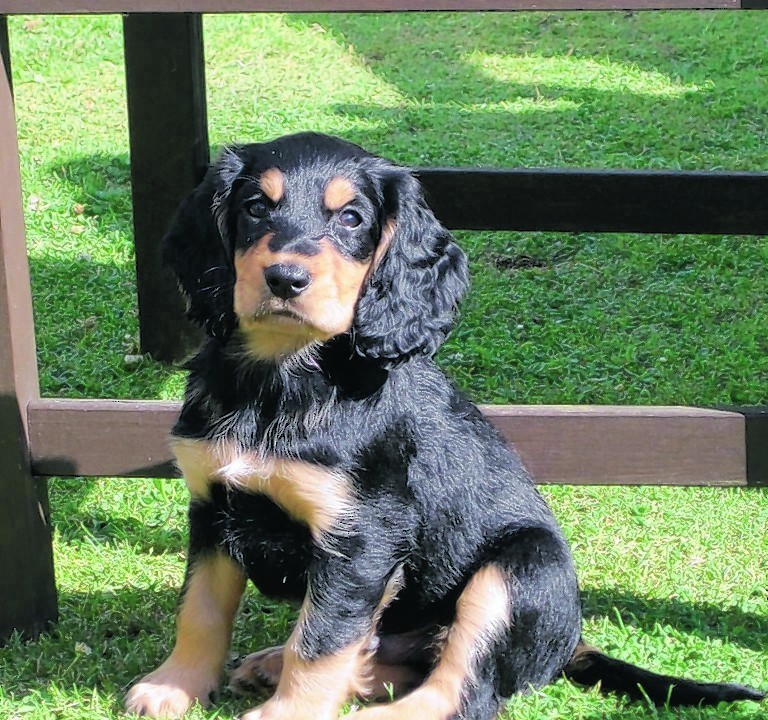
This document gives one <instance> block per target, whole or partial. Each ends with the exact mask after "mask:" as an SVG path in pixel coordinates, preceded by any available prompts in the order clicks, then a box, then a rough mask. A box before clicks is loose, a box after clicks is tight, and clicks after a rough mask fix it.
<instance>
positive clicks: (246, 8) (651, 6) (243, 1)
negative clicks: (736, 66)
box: [0, 0, 764, 14]
mask: <svg viewBox="0 0 768 720" xmlns="http://www.w3.org/2000/svg"><path fill="white" fill-rule="evenodd" d="M763 3H764V0H0V12H5V13H48V14H55V13H59V14H70V13H71V14H77V13H120V12H195V13H221V12H403V11H436V10H451V11H477V10H480V11H488V10H685V9H703V10H707V9H714V10H717V9H726V10H728V9H739V8H741V7H742V4H745V5H747V6H749V7H755V6H756V4H757V6H758V7H764V4H763Z"/></svg>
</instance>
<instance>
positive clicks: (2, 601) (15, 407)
mask: <svg viewBox="0 0 768 720" xmlns="http://www.w3.org/2000/svg"><path fill="white" fill-rule="evenodd" d="M0 64H2V65H3V67H0V178H2V181H0V643H2V642H4V641H5V640H7V638H8V636H9V635H10V634H11V633H12V632H13V631H14V630H18V631H20V632H22V633H24V634H25V635H27V636H35V635H37V634H38V633H40V632H41V631H42V630H43V629H45V627H46V626H47V625H48V624H49V623H51V622H53V621H55V620H56V618H57V603H56V585H55V581H54V575H53V554H52V548H51V532H50V526H49V521H48V498H47V489H46V483H45V480H44V479H42V478H35V477H33V476H32V468H31V465H30V452H29V447H28V443H27V437H28V436H27V405H28V403H29V401H30V400H32V399H34V398H36V397H37V396H38V394H39V385H38V377H37V359H36V356H35V335H34V325H33V321H32V296H31V293H30V286H29V269H28V265H27V253H26V246H25V244H24V220H23V216H22V205H21V178H20V176H19V156H18V145H17V141H16V122H15V118H14V113H13V104H12V101H11V90H10V84H9V82H8V77H7V75H6V72H5V69H4V64H3V63H2V60H0Z"/></svg>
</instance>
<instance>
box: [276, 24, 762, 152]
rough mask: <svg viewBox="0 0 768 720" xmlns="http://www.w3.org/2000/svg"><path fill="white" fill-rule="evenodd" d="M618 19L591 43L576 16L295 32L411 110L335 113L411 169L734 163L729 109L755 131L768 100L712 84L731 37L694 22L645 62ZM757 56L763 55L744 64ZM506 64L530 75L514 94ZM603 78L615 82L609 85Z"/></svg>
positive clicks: (515, 84)
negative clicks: (352, 59)
mask: <svg viewBox="0 0 768 720" xmlns="http://www.w3.org/2000/svg"><path fill="white" fill-rule="evenodd" d="M584 20H586V17H585V18H584ZM614 20H615V22H614V24H613V25H612V26H611V27H610V28H607V27H606V26H605V25H601V26H600V28H599V29H600V31H601V32H599V33H596V35H597V36H596V37H594V38H591V37H590V36H589V35H588V33H587V32H586V31H585V30H583V29H581V28H579V27H578V26H579V23H580V22H583V20H582V19H581V18H580V16H579V14H563V15H558V16H555V15H549V14H547V15H531V14H525V13H522V14H517V13H510V14H505V13H501V14H497V15H487V14H486V15H482V14H481V15H476V14H463V13H459V14H455V15H445V14H438V15H432V14H428V13H423V14H419V13H412V14H408V15H388V16H379V17H378V19H377V20H376V22H377V23H378V25H377V26H376V27H377V28H378V30H379V31H378V32H374V31H372V30H371V21H370V19H369V18H368V17H365V16H360V15H346V14H340V15H323V16H315V15H313V16H311V17H302V16H289V17H286V19H285V22H286V23H287V24H290V25H293V26H294V27H297V28H301V29H307V28H309V27H310V26H319V27H321V28H322V29H323V30H324V31H326V32H328V33H330V34H332V36H333V37H335V38H336V40H337V42H338V44H339V46H340V47H342V48H344V47H349V48H351V49H352V50H353V51H354V52H355V53H356V54H357V55H358V56H360V57H361V58H363V60H364V61H365V62H366V64H367V66H368V67H369V68H370V70H371V71H372V72H373V73H374V74H375V75H376V76H377V77H379V78H380V79H381V80H383V81H385V82H386V83H387V84H388V85H390V86H391V87H393V88H394V89H396V91H397V92H398V93H399V94H400V95H401V96H403V97H404V98H406V99H408V100H410V101H411V102H410V103H409V104H408V105H407V106H404V107H381V106H377V105H376V104H375V103H371V104H370V105H364V104H363V105H337V106H333V105H331V109H332V111H333V112H335V113H336V114H338V115H339V116H346V117H349V118H352V120H353V128H352V129H351V130H349V131H345V132H344V135H345V136H346V137H348V138H349V139H351V140H353V141H355V142H358V143H360V144H362V145H363V146H369V147H384V148H387V150H386V152H393V151H394V153H395V154H396V155H398V154H402V155H403V156H405V157H406V158H407V160H406V162H409V163H411V164H414V163H416V164H418V163H419V162H420V160H419V157H415V158H414V157H409V156H408V154H409V153H411V152H412V149H413V148H418V149H419V151H421V152H425V154H426V155H428V156H429V161H430V162H432V163H434V164H476V162H480V164H499V159H500V158H501V160H500V163H501V164H502V165H510V164H511V165H518V164H521V163H522V164H526V165H538V164H541V165H553V164H560V165H562V164H567V165H587V166H595V165H602V164H607V165H614V166H615V165H618V166H633V167H660V166H670V167H675V166H677V165H678V164H682V165H683V166H686V165H688V166H691V167H693V166H706V165H707V163H708V162H709V160H708V159H707V160H697V157H698V156H699V155H700V153H701V152H702V149H704V152H705V154H707V155H708V154H715V155H717V154H718V153H720V154H721V155H724V156H725V157H722V158H720V160H718V161H717V164H720V163H721V162H724V163H726V164H727V163H728V159H727V156H728V155H729V154H730V153H731V151H732V150H733V148H731V147H730V144H731V141H729V140H727V136H728V132H729V131H727V129H726V128H725V127H724V126H723V117H721V115H722V113H723V107H724V105H727V106H729V113H728V114H729V115H731V116H734V115H737V116H740V117H742V118H743V122H745V123H749V122H750V120H749V118H750V117H752V116H753V115H754V113H756V112H758V110H759V108H758V107H757V106H756V105H755V107H754V108H753V107H751V105H750V103H752V102H753V101H754V100H755V98H756V97H759V93H757V92H755V93H754V94H753V95H750V94H749V93H750V92H752V91H751V90H748V89H747V90H748V91H747V92H745V94H744V97H743V98H741V100H739V99H738V98H737V99H734V98H733V97H731V95H730V94H729V93H731V90H730V88H725V89H723V88H722V87H720V85H718V86H717V87H714V86H712V85H711V83H710V78H711V77H712V76H713V75H714V76H717V75H718V73H720V74H722V72H723V70H722V68H721V67H718V66H717V65H715V64H714V62H712V64H711V66H710V65H709V64H708V58H709V57H710V56H714V57H715V58H721V56H722V38H721V37H720V36H719V34H718V33H715V32H708V27H709V22H710V21H709V20H707V19H705V18H701V19H700V20H697V19H695V18H693V17H691V18H690V19H689V20H690V25H691V30H692V32H693V33H695V37H693V38H692V37H685V38H677V39H679V41H680V42H679V47H678V46H676V45H677V43H676V38H675V37H674V33H670V32H667V33H666V35H665V37H664V38H663V39H659V38H655V39H654V42H653V43H648V45H649V47H647V48H642V47H641V49H638V48H637V45H640V46H643V42H642V38H643V36H644V33H646V32H647V31H644V30H642V29H640V28H638V27H636V25H637V23H636V22H634V19H633V18H631V17H627V16H625V15H621V14H616V15H615V17H614ZM574 43H575V44H576V45H577V47H574ZM692 47H693V48H694V49H695V51H696V55H695V60H693V61H692V60H691V51H692V50H691V49H692ZM715 50H716V51H717V52H714V51H715ZM758 52H759V49H758V46H757V45H755V46H754V47H751V46H750V48H749V49H748V51H747V53H748V54H749V53H758ZM539 53H542V54H540V55H539ZM609 54H610V61H608V59H607V58H608V56H609ZM510 56H512V57H514V58H515V59H516V61H518V62H521V61H525V62H526V63H528V64H529V65H530V68H529V69H528V70H519V71H515V72H514V73H512V75H511V78H513V79H512V80H511V81H508V80H505V79H504V78H505V77H507V76H508V75H509V73H508V71H507V70H499V71H496V70H495V69H494V63H495V62H496V61H497V60H498V61H499V62H501V63H502V65H503V63H504V59H505V57H510ZM618 58H621V59H622V60H623V61H621V60H618ZM625 58H626V59H625ZM486 61H487V65H486V64H485V63H486ZM547 65H551V71H547V68H546V67H544V66H547ZM606 73H608V79H609V81H608V82H607V83H605V82H604V83H603V85H602V86H601V83H600V79H601V77H602V76H604V75H605V74H606ZM518 74H519V75H520V76H521V77H520V79H519V80H518V79H517V77H518ZM681 77H682V78H684V80H681ZM617 88H620V89H618V90H617ZM755 90H757V88H755ZM718 93H719V95H718ZM755 102H756V101H755ZM497 103H501V104H499V105H495V104H497ZM510 104H511V106H510ZM706 118H708V119H706ZM355 119H357V120H361V121H363V122H362V123H355V122H354V120H355ZM739 122H741V121H739ZM345 124H346V125H348V124H349V123H345ZM355 124H361V125H362V126H363V128H362V129H357V128H355V127H354V125H355ZM372 124H373V125H374V126H375V127H372V126H371V125H372ZM723 133H724V134H723ZM721 135H723V136H722V137H721ZM670 137H674V138H675V142H673V143H670V142H669V138H670ZM597 148H600V149H601V150H600V151H599V152H600V158H599V160H595V159H594V158H595V157H596V153H597V152H598V151H597V150H596V149H597ZM443 149H445V150H446V155H447V158H448V159H447V161H446V160H444V159H443V158H445V157H446V155H443V154H442V153H441V150H443ZM608 156H610V159H608ZM489 158H491V162H490V163H489ZM739 160H741V158H739Z"/></svg>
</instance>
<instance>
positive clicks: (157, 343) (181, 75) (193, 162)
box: [123, 13, 209, 361]
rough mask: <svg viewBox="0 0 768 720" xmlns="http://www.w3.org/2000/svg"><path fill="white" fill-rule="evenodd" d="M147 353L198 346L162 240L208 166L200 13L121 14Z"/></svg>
mask: <svg viewBox="0 0 768 720" xmlns="http://www.w3.org/2000/svg"><path fill="white" fill-rule="evenodd" d="M123 37H124V43H125V76H126V89H127V94H128V130H129V138H130V145H131V192H132V199H133V228H134V246H135V248H136V270H137V272H136V281H137V282H136V290H137V295H138V301H139V334H140V340H141V350H142V352H146V353H149V354H151V355H152V357H154V358H156V359H157V360H165V361H172V360H180V359H182V358H184V357H185V356H187V355H188V354H189V353H190V351H191V350H193V349H194V348H195V347H197V346H198V345H199V344H200V333H199V331H198V329H197V328H196V327H194V326H193V325H192V324H191V323H189V322H187V320H186V319H185V316H184V302H183V300H182V298H181V294H180V293H179V290H178V286H177V284H176V279H175V278H174V276H173V273H172V272H171V271H170V270H169V269H168V268H167V267H165V266H164V264H163V261H162V256H161V249H160V239H161V238H162V236H163V235H164V234H165V231H166V230H167V229H168V228H169V227H170V225H171V222H172V220H173V217H174V216H175V214H176V209H177V208H178V206H179V203H180V202H181V200H182V199H183V198H184V197H185V196H186V195H187V193H189V192H191V191H192V189H193V188H194V187H195V185H197V184H198V183H199V182H200V180H202V177H203V174H204V173H205V169H206V167H207V165H208V159H209V155H208V126H207V112H206V100H205V70H204V67H203V25H202V18H201V17H200V15H190V14H177V15H171V14H158V15H147V14H144V13H137V14H131V15H126V16H125V17H124V18H123Z"/></svg>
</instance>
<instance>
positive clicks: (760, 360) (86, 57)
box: [0, 12, 768, 720]
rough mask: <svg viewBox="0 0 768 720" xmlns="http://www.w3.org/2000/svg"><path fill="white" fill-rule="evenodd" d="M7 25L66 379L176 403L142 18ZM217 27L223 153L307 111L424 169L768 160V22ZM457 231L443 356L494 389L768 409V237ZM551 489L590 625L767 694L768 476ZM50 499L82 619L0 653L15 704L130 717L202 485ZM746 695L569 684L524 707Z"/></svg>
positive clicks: (1, 681)
mask: <svg viewBox="0 0 768 720" xmlns="http://www.w3.org/2000/svg"><path fill="white" fill-rule="evenodd" d="M9 24H10V32H11V45H12V51H13V60H14V85H15V94H16V100H17V106H18V120H19V132H20V145H21V151H22V176H23V182H24V186H25V193H24V204H25V208H26V218H27V230H28V244H29V255H30V264H31V271H32V281H33V293H34V303H35V315H36V323H37V342H38V352H39V358H40V370H41V381H42V387H43V392H44V393H45V394H46V395H53V396H68V397H105V396H109V397H133V398H178V397H179V394H180V391H181V388H182V385H183V377H182V375H181V373H180V372H178V371H177V370H174V369H172V368H167V367H164V366H161V365H158V364H156V363H153V362H152V361H150V360H145V361H144V362H142V363H141V364H140V365H139V366H138V367H134V366H130V367H126V365H125V363H124V356H125V355H126V354H132V353H135V352H136V350H137V347H138V345H137V343H138V338H137V318H136V311H135V289H134V278H133V272H134V271H133V268H134V256H133V250H132V244H131V234H130V233H131V229H130V228H131V216H130V188H129V183H128V174H129V167H128V156H127V153H128V141H127V127H126V117H125V92H124V83H123V68H122V56H121V38H120V21H119V19H118V18H115V17H101V18H88V19H83V18H32V17H24V18H11V20H10V23H9ZM206 41H207V44H206V54H207V60H208V69H207V72H208V92H209V122H210V132H211V138H212V142H213V144H214V145H215V146H220V145H221V144H224V143H231V142H237V141H251V140H261V139H266V138H270V137H273V136H275V135H278V134H281V133H284V132H292V131H297V130H307V129H312V130H320V131H325V132H331V133H334V134H338V135H342V136H344V137H346V138H348V139H350V140H353V141H355V142H358V143H360V144H362V145H364V146H365V147H367V148H369V149H371V150H374V151H376V152H380V153H382V154H384V155H386V156H388V157H390V158H392V159H394V160H396V161H399V162H402V163H406V164H411V165H430V164H434V165H491V166H501V165H528V166H555V165H570V166H581V167H631V168H683V169H734V170H765V169H767V168H768V74H766V71H765V68H766V67H768V13H759V12H739V13H735V12H729V13H713V12H707V13H655V14H625V13H594V14H562V15H555V14H527V13H520V14H492V15H491V14H488V15H482V14H481V15H464V14H456V15H444V14H437V15H413V14H412V15H399V16H388V15H373V16H349V15H333V16H321V15H317V16H307V15H296V16H286V15H281V16H278V15H260V16H220V17H209V18H206ZM509 201H510V202H514V199H510V200H509ZM459 236H460V240H461V241H462V244H463V245H464V247H465V248H466V249H467V250H468V252H469V253H470V257H471V264H472V274H473V280H474V284H473V290H472V292H471V294H470V296H469V298H468V300H467V302H466V303H465V307H464V310H463V314H462V319H461V322H460V324H459V326H458V328H457V330H456V332H455V333H454V334H453V336H452V338H451V339H450V341H449V342H448V343H447V344H446V346H445V347H444V348H443V350H442V351H441V354H440V361H441V362H442V364H443V365H444V366H445V367H446V368H448V369H449V371H450V372H451V374H452V375H454V376H455V377H456V378H457V380H458V381H459V383H460V384H461V385H462V386H463V387H464V388H465V389H466V390H467V391H468V392H469V393H470V394H471V395H472V396H473V397H474V398H475V399H476V400H478V401H483V402H515V403H538V402H547V403H570V402H575V403H637V404H672V403H674V404H677V403H679V404H701V405H716V404H722V403H725V404H768V340H767V339H766V338H768V333H766V332H765V328H766V318H767V317H768V293H766V280H765V279H766V264H767V263H768V241H766V239H765V238H749V237H724V238H723V237H701V236H658V235H651V236H639V235H589V234H536V233H525V234H515V233H495V234H493V233H460V234H459ZM521 260H522V262H521ZM529 260H530V261H529ZM546 494H547V496H548V498H549V499H550V500H551V502H552V504H553V506H554V509H555V511H556V513H557V515H558V517H559V518H560V519H561V521H562V522H563V524H564V525H565V527H566V530H567V532H568V534H569V537H570V538H571V540H572V542H573V544H574V548H575V553H576V557H577V562H578V564H579V567H580V574H581V577H582V581H583V587H584V590H585V611H586V615H587V636H588V637H589V639H590V640H591V641H592V642H594V643H595V644H597V645H600V646H602V647H604V648H605V649H606V650H608V651H610V652H613V653H615V654H617V655H619V656H621V657H623V658H625V659H628V660H631V661H634V662H638V663H642V664H644V665H647V666H651V667H653V668H654V669H657V670H661V671H663V672H667V673H685V674H690V675H693V676H696V677H700V678H702V679H713V680H714V679H721V678H726V679H730V680H740V681H743V682H748V683H751V684H754V685H757V686H760V687H763V688H768V494H766V492H765V491H762V490H755V489H752V490H745V491H741V490H723V489H690V488H689V489H661V488H646V489H626V488H595V489H585V488H547V489H546ZM51 504H52V508H53V516H54V522H55V553H56V566H57V575H58V582H59V588H60V593H61V597H60V603H61V616H62V619H61V622H60V623H59V625H58V626H57V627H56V629H55V630H54V631H53V632H52V633H51V634H50V635H48V636H46V637H44V638H42V639H40V640H39V641H37V642H32V643H22V642H21V641H18V640H12V641H11V643H10V644H9V645H8V647H7V648H5V649H2V650H0V718H13V719H14V720H16V718H24V719H26V718H29V719H30V720H38V719H39V720H43V719H45V720H49V719H51V720H52V719H53V718H56V719H62V720H63V719H69V718H72V719H75V718H78V719H80V718H82V719H84V720H95V719H96V718H110V719H111V718H115V717H117V716H119V714H120V703H121V696H122V694H123V691H124V689H125V687H126V686H127V685H128V684H129V683H130V682H131V681H132V680H133V679H135V678H136V677H137V676H138V675H140V674H141V673H142V672H145V671H146V670H148V669H150V668H151V667H152V666H154V665H155V664H157V663H158V662H159V661H160V660H161V659H162V658H163V656H164V655H165V654H166V653H167V651H168V650H169V648H170V644H171V643H172V622H171V621H170V618H171V616H172V613H173V608H174V603H175V594H176V588H177V587H178V585H179V584H180V581H181V578H182V573H183V553H184V543H185V529H184V512H185V491H184V489H183V487H182V485H181V483H180V482H178V481H162V482H161V481H141V480H139V481H137V480H133V481H126V480H102V479H87V480H83V479H68V480H63V479H56V480H53V481H52V483H51ZM244 610H245V611H244V613H243V615H242V617H241V619H240V621H239V623H238V626H237V630H236V637H235V650H236V651H237V652H247V651H249V650H251V649H255V648H258V647H261V646H264V645H267V644H272V643H276V642H280V641H281V640H283V639H284V638H285V637H286V636H287V634H288V632H289V628H290V624H291V621H292V615H291V612H290V611H289V610H287V609H286V608H283V607H281V606H279V605H275V604H273V603H271V602H269V601H267V600H265V599H264V598H261V597H258V596H257V595H256V594H255V593H252V594H250V595H249V596H248V598H247V602H246V605H245V608H244ZM246 705H247V704H246V703H244V702H243V701H242V700H236V699H233V698H231V697H228V696H226V695H225V697H224V698H223V702H222V704H221V705H220V706H219V707H218V709H217V710H216V711H212V712H207V713H206V712H202V711H200V710H197V711H194V712H193V713H192V714H191V716H192V717H195V718H204V717H205V718H212V717H221V718H232V717H235V716H236V714H237V713H238V712H240V711H242V710H243V709H244V708H245V707H246ZM724 712H725V711H724V710H722V709H721V710H717V709H714V710H697V709H695V710H687V711H678V712H672V711H665V710H661V711H655V710H653V709H651V708H647V707H645V706H642V705H639V706H638V705H634V706H631V705H628V704H626V703H624V702H622V701H619V700H616V699H612V698H608V699H604V698H601V697H599V696H597V695H595V694H592V693H584V692H583V691H581V690H578V689H575V688H572V687H569V686H568V685H566V684H565V683H560V684H558V685H555V686H553V687H551V688H547V689H546V690H544V691H542V692H540V693H537V694H535V695H534V696H530V697H526V698H518V699H515V700H513V701H512V703H511V704H510V708H509V717H510V718H512V717H514V718H521V719H522V720H528V719H530V720H533V719H534V718H535V719H537V720H538V719H539V718H557V719H558V720H559V719H565V718H569V719H570V718H583V719H584V720H587V719H589V720H593V719H594V720H597V719H598V718H607V719H608V720H618V719H619V718H622V719H624V718H628V719H629V720H636V719H638V720H639V718H649V717H661V718H673V717H680V718H689V719H692V718H707V719H709V718H717V717H722V716H723V713H724ZM727 712H728V713H729V717H735V718H740V717H745V718H746V717H750V718H761V717H764V716H765V707H763V708H760V707H754V706H750V707H748V706H746V705H744V706H739V707H738V708H736V707H734V708H729V709H728V711H727Z"/></svg>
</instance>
